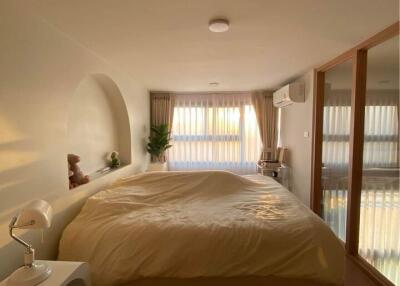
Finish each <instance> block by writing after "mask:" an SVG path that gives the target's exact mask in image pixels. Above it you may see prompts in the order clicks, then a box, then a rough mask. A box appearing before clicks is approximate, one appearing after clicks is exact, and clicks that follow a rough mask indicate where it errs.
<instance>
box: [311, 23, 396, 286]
mask: <svg viewBox="0 0 400 286" xmlns="http://www.w3.org/2000/svg"><path fill="white" fill-rule="evenodd" d="M397 35H399V22H396V23H394V24H392V25H390V26H389V27H387V28H386V29H384V30H383V31H381V32H379V33H377V34H375V35H373V36H372V37H370V38H369V39H367V40H365V41H363V42H362V43H360V44H358V45H357V46H355V47H354V48H352V49H350V50H348V51H346V52H345V53H343V54H341V55H339V56H338V57H336V58H334V59H332V60H331V61H329V62H327V63H325V64H324V65H322V66H320V67H318V68H316V69H315V70H314V93H313V100H314V102H313V103H314V105H313V141H312V162H311V163H312V166H311V197H310V202H311V203H310V205H311V208H312V210H313V211H314V212H315V213H316V214H318V215H320V216H321V211H322V205H321V204H322V192H321V177H322V140H323V130H322V128H323V107H324V89H325V73H326V72H327V71H328V70H330V69H332V68H333V67H335V66H337V65H339V64H342V63H344V62H346V61H348V60H351V61H352V67H353V72H352V76H353V78H352V93H351V110H352V112H351V123H350V124H351V125H350V126H351V127H350V142H349V144H350V150H349V151H350V152H349V153H350V154H349V170H348V178H349V179H348V181H349V182H348V196H347V198H348V199H347V221H346V253H347V256H348V257H349V258H350V259H351V260H352V261H354V262H355V263H356V264H357V265H359V267H360V268H361V269H362V270H363V271H364V272H365V273H366V275H368V276H369V277H370V278H371V279H372V280H373V281H374V282H375V283H377V284H378V285H385V286H386V285H388V286H389V285H390V286H393V283H391V282H390V281H389V280H388V279H387V278H386V277H385V276H384V275H382V274H381V273H380V272H379V271H378V270H377V269H375V268H374V267H373V266H372V265H370V264H369V263H368V262H366V261H365V260H364V259H363V258H362V257H361V256H359V255H358V235H359V227H360V202H361V184H362V165H363V147H364V146H363V145H364V144H363V141H364V109H365V94H366V82H367V53H368V50H369V49H371V48H373V47H375V46H377V45H379V44H381V43H383V42H385V41H387V40H389V39H391V38H393V37H395V36H397Z"/></svg>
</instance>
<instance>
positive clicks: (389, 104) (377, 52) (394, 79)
mask: <svg viewBox="0 0 400 286" xmlns="http://www.w3.org/2000/svg"><path fill="white" fill-rule="evenodd" d="M366 86H367V89H366V99H365V113H364V114H365V115H364V146H363V147H364V148H363V149H364V152H363V173H362V189H361V203H360V234H359V254H360V256H362V257H363V258H365V259H366V260H367V261H368V262H369V263H370V264H371V265H373V266H374V267H376V268H377V269H378V270H379V271H380V272H381V273H383V274H384V275H385V276H386V277H387V278H389V280H391V281H392V282H393V283H395V285H400V205H399V203H400V202H399V37H398V36H397V37H395V38H392V39H390V40H388V41H386V42H384V43H382V44H380V45H378V46H376V47H374V48H372V49H370V50H369V51H368V65H367V85H366Z"/></svg>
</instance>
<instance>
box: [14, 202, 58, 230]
mask: <svg viewBox="0 0 400 286" xmlns="http://www.w3.org/2000/svg"><path fill="white" fill-rule="evenodd" d="M52 213H53V211H52V208H51V206H50V205H49V203H48V202H46V201H43V200H35V201H33V202H31V203H29V204H28V205H27V206H26V207H24V208H23V209H22V210H21V212H20V214H19V215H18V218H17V222H16V224H15V228H23V229H41V228H49V227H50V226H51V218H52Z"/></svg>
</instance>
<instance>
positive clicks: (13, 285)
mask: <svg viewBox="0 0 400 286" xmlns="http://www.w3.org/2000/svg"><path fill="white" fill-rule="evenodd" d="M51 217H52V209H51V206H50V205H49V203H47V202H46V201H43V200H36V201H33V202H31V203H30V204H28V205H27V206H26V207H25V208H24V209H23V210H22V211H21V212H20V213H19V215H18V216H15V217H13V218H12V220H11V223H10V225H9V231H10V236H11V237H12V238H13V239H15V240H16V241H17V242H18V243H20V244H22V245H23V246H24V247H25V253H24V266H22V267H20V268H18V269H17V270H15V271H14V273H12V274H11V276H10V278H9V279H8V281H7V286H34V285H37V284H39V283H41V282H43V281H44V280H46V279H47V278H48V277H49V276H50V274H51V269H50V267H49V266H48V265H47V264H45V263H43V262H37V261H35V250H34V249H33V247H32V245H30V244H29V243H27V242H25V241H23V240H22V239H21V238H19V237H17V236H16V235H15V234H14V233H13V230H14V229H15V228H19V229H44V228H49V227H50V225H51Z"/></svg>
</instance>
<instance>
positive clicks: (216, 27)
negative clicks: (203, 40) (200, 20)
mask: <svg viewBox="0 0 400 286" xmlns="http://www.w3.org/2000/svg"><path fill="white" fill-rule="evenodd" d="M208 29H210V31H211V32H214V33H222V32H226V31H228V30H229V21H228V20H226V19H213V20H211V21H210V23H209V24H208Z"/></svg>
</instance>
